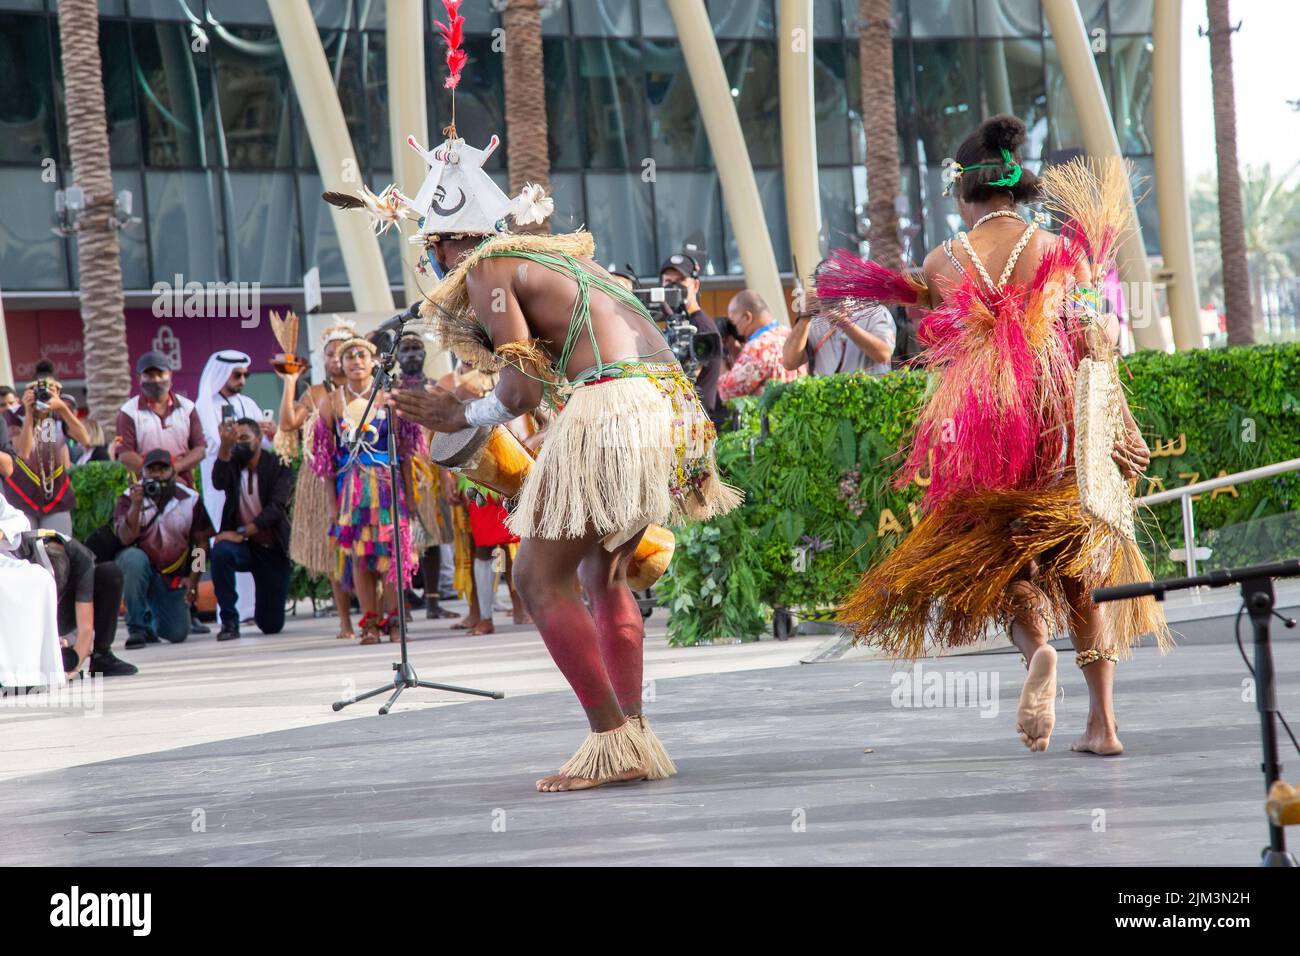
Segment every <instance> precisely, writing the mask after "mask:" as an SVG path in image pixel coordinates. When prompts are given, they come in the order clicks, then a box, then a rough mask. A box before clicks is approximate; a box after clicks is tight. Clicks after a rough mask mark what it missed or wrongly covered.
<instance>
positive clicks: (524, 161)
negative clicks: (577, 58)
mask: <svg viewBox="0 0 1300 956" xmlns="http://www.w3.org/2000/svg"><path fill="white" fill-rule="evenodd" d="M501 26H502V29H503V31H504V34H505V64H504V66H505V87H506V89H505V92H506V157H507V165H508V167H509V174H510V192H511V193H512V194H514V195H518V193H519V191H520V190H521V189H523V188H524V185H525V184H527V183H536V184H538V185H539V186H544V187H546V189H547V191H548V192H549V191H550V185H551V160H550V152H549V146H548V144H547V135H546V133H547V130H546V80H545V75H544V72H543V69H542V15H541V9H540V6H539V0H506V2H505V5H504V7H503V8H502V10H501ZM525 231H528V232H549V231H550V225H549V223H542V224H541V225H540V226H530V227H527V228H526V230H525Z"/></svg>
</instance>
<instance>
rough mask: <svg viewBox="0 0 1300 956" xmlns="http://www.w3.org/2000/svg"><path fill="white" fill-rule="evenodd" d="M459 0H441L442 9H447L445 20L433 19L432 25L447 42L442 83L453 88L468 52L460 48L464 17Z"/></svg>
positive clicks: (458, 80)
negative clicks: (445, 68)
mask: <svg viewBox="0 0 1300 956" xmlns="http://www.w3.org/2000/svg"><path fill="white" fill-rule="evenodd" d="M460 4H461V0H442V6H443V9H444V10H446V11H447V22H446V23H441V22H439V21H437V20H435V21H433V25H434V26H436V27H437V28H438V32H439V33H441V34H442V39H443V40H444V41H445V42H446V44H447V79H445V80H443V83H442V85H443V86H445V87H446V88H447V89H449V90H454V89H455V88H456V87H457V86H459V85H460V73H461V70H463V69H465V63H466V61H467V60H468V59H469V54H468V53H466V52H465V51H464V50H463V49H461V44H462V43H463V42H464V40H465V18H464V17H462V16H461V15H460Z"/></svg>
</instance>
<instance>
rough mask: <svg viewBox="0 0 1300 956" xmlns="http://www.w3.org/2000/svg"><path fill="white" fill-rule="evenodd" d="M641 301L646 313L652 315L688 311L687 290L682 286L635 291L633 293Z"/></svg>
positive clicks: (656, 287)
mask: <svg viewBox="0 0 1300 956" xmlns="http://www.w3.org/2000/svg"><path fill="white" fill-rule="evenodd" d="M632 294H633V295H635V296H636V297H637V298H638V299H640V300H641V304H642V305H644V306H645V308H646V311H647V312H649V313H650V314H651V315H654V314H655V313H656V312H660V313H663V312H668V313H672V312H684V311H685V310H686V290H684V289H683V288H682V287H681V286H677V285H669V286H655V287H654V288H653V289H635V290H634V291H633V293H632Z"/></svg>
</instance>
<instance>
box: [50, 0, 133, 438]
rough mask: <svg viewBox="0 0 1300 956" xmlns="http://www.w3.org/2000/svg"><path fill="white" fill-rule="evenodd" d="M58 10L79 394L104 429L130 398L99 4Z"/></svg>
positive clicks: (75, 1)
mask: <svg viewBox="0 0 1300 956" xmlns="http://www.w3.org/2000/svg"><path fill="white" fill-rule="evenodd" d="M58 16H59V42H60V48H61V51H62V69H63V94H64V103H65V107H66V110H67V114H68V152H69V153H70V154H71V157H72V180H73V182H74V183H75V184H76V185H77V186H80V187H81V189H82V190H83V191H84V193H85V195H86V206H85V209H83V210H82V212H81V215H80V217H79V218H78V220H77V223H78V226H79V228H78V231H77V282H78V286H79V287H80V289H81V325H82V335H83V339H84V345H83V352H84V355H85V365H86V394H87V399H88V401H89V404H90V415H91V417H92V418H94V419H95V421H97V422H99V424H100V425H102V426H103V428H104V431H105V432H106V433H107V434H108V435H110V436H111V435H112V434H113V429H114V424H115V422H116V420H117V410H118V408H120V407H121V405H122V403H123V402H125V401H126V400H127V399H128V398H130V397H131V365H130V356H129V354H128V353H127V348H126V319H125V316H124V315H123V311H122V310H123V295H122V265H121V260H120V259H119V258H118V244H117V223H116V221H115V217H114V194H113V171H112V167H111V166H110V165H109V153H108V119H107V115H106V111H105V108H104V78H103V71H102V69H101V64H100V57H99V4H98V2H97V0H59V7H58Z"/></svg>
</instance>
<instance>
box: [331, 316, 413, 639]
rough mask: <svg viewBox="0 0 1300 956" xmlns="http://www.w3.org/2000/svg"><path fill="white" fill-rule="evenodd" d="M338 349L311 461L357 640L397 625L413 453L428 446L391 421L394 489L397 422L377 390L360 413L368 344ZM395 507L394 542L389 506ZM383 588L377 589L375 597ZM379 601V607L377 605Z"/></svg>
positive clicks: (357, 341) (407, 562) (369, 373)
mask: <svg viewBox="0 0 1300 956" xmlns="http://www.w3.org/2000/svg"><path fill="white" fill-rule="evenodd" d="M339 356H340V358H341V359H342V362H343V372H344V375H345V380H344V382H343V385H342V387H341V388H337V389H335V390H334V391H333V392H331V393H330V395H329V396H328V398H327V400H326V401H325V402H324V403H323V404H322V406H321V408H320V412H319V416H318V418H317V420H316V429H315V433H314V434H313V443H312V460H311V466H312V469H313V470H314V472H315V474H316V475H317V477H318V478H320V479H323V480H332V481H333V485H334V488H333V490H334V496H333V499H332V500H333V507H332V510H331V523H330V531H329V536H330V539H331V540H332V541H333V543H334V545H335V546H336V548H337V550H338V557H337V561H338V564H337V568H336V575H335V576H336V577H337V578H338V580H339V582H340V583H341V584H342V586H343V587H344V588H345V589H347V590H350V591H354V592H355V593H356V595H357V600H358V601H359V602H360V604H361V612H362V614H361V622H360V627H361V643H362V644H375V643H378V642H379V639H380V635H381V634H383V633H385V632H386V633H387V634H388V636H389V639H390V640H396V637H395V636H394V635H395V633H396V631H397V628H398V626H399V621H398V617H397V614H398V611H397V607H398V600H397V598H398V595H399V593H400V592H401V590H402V589H404V588H408V587H410V586H411V579H412V578H413V577H414V575H415V571H416V566H417V565H416V561H415V552H414V549H413V548H412V546H411V526H410V520H409V514H408V512H407V502H408V501H413V500H414V497H413V496H412V494H411V488H412V485H411V462H412V461H413V460H414V459H413V456H415V455H420V456H424V455H425V454H426V453H427V446H426V445H425V442H424V435H423V433H422V432H421V430H420V428H419V426H417V425H415V424H414V423H412V422H407V421H400V422H398V433H397V443H398V454H399V458H400V460H401V484H400V486H399V487H398V488H396V489H395V488H393V487H392V484H391V481H390V479H389V472H388V442H389V441H391V440H393V435H392V427H393V423H394V422H395V421H397V420H396V419H394V418H393V417H391V416H390V415H389V413H388V410H387V408H386V402H385V396H383V395H381V396H379V397H378V398H377V399H376V401H375V404H374V406H373V407H372V408H371V410H370V414H369V415H368V416H367V417H365V419H364V420H363V418H362V416H363V414H364V412H365V409H366V404H367V402H368V401H369V399H370V393H371V389H372V388H373V387H374V384H373V378H374V367H375V346H374V344H373V343H371V342H369V341H367V340H366V339H362V338H352V339H349V340H347V341H346V342H344V343H343V344H342V346H341V347H340V349H339ZM393 508H396V509H397V511H398V520H399V527H400V529H401V541H400V544H398V543H396V542H394V541H393V527H392V518H391V515H392V511H391V509H393ZM398 546H400V547H401V549H402V567H403V571H404V575H403V577H404V580H403V581H401V582H399V581H398V580H397V563H396V547H398ZM381 588H382V592H383V596H382V599H381V597H380V591H381ZM381 600H382V605H383V612H382V613H381V611H380V605H381Z"/></svg>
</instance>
